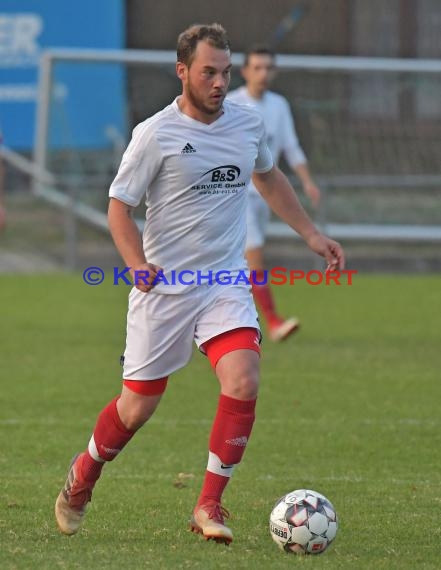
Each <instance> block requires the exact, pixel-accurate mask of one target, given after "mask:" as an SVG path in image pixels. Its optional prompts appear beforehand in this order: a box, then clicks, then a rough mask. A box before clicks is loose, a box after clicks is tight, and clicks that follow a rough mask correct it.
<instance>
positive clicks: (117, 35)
mask: <svg viewBox="0 0 441 570" xmlns="http://www.w3.org/2000/svg"><path fill="white" fill-rule="evenodd" d="M124 34H125V16H124V3H123V1H122V0H93V1H90V0H75V2H62V1H60V0H38V2H36V1H35V0H0V129H1V131H2V133H3V139H4V142H5V144H6V145H7V146H9V147H11V148H14V149H18V150H28V149H31V148H32V147H33V144H34V133H35V110H36V99H37V87H38V63H39V57H40V54H41V52H42V50H44V49H45V48H49V47H53V48H66V47H69V48H92V49H93V48H99V49H101V48H104V49H121V48H123V47H124V43H125V37H124ZM124 102H125V79H124V71H123V68H122V66H121V65H117V64H105V63H101V64H96V63H95V64H93V65H88V64H86V63H82V64H78V63H75V64H72V63H65V62H63V63H58V64H56V66H55V69H54V84H53V93H52V104H51V113H52V119H53V120H51V131H50V141H49V145H50V146H51V147H57V148H63V147H77V148H78V147H82V148H84V147H90V148H100V147H103V146H108V145H109V138H108V136H107V134H106V132H107V130H108V129H109V127H112V128H116V129H117V130H118V131H119V132H121V133H123V134H125V120H124V117H125V103H124Z"/></svg>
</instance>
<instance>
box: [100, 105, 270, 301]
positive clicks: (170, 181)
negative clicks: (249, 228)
mask: <svg viewBox="0 0 441 570" xmlns="http://www.w3.org/2000/svg"><path fill="white" fill-rule="evenodd" d="M223 110H224V113H223V114H222V115H221V116H220V117H219V118H218V119H217V120H216V121H214V122H213V123H211V124H209V125H207V124H205V123H202V122H200V121H197V120H195V119H193V118H191V117H189V116H188V115H186V114H184V113H182V112H181V110H180V109H179V107H178V104H177V99H175V101H173V103H172V104H171V105H168V106H167V107H166V108H165V109H163V110H162V111H160V112H159V113H157V114H156V115H154V116H153V117H151V118H149V119H147V120H146V121H144V122H143V123H140V124H139V125H138V126H137V127H136V128H135V129H134V131H133V137H132V140H131V142H130V144H129V146H128V147H127V150H126V152H125V153H124V156H123V158H122V162H121V165H120V168H119V171H118V174H117V175H116V178H115V180H114V181H113V183H112V185H111V187H110V191H109V196H110V197H113V198H117V199H118V200H120V201H121V202H124V203H126V204H129V205H130V206H137V205H138V204H139V203H140V202H141V200H142V198H143V197H145V203H146V206H147V211H146V223H145V226H144V232H143V245H144V253H145V257H146V259H147V261H148V262H149V263H154V264H156V265H159V266H161V267H162V268H163V269H164V274H165V278H166V280H167V283H165V282H159V283H158V285H157V286H156V287H155V289H154V291H156V292H158V293H165V294H166V293H171V294H177V293H181V292H183V291H185V290H186V289H187V288H188V287H191V286H192V285H197V284H198V282H197V280H195V282H194V283H192V284H191V285H186V284H183V283H181V282H180V280H179V279H176V275H177V274H181V273H182V272H184V271H192V272H200V273H201V274H209V271H213V272H218V271H223V270H224V271H229V272H230V274H231V275H237V274H238V273H239V272H241V271H245V270H246V263H245V259H244V249H245V238H246V204H247V187H248V184H249V181H250V178H251V175H252V173H253V170H255V171H257V172H267V171H268V170H270V169H271V168H272V166H273V160H272V157H271V153H270V151H269V149H268V146H267V144H266V137H265V128H264V124H263V121H262V118H261V117H260V115H259V113H258V112H256V110H255V109H252V108H251V107H246V106H243V105H237V104H235V103H232V102H230V101H225V102H224V107H223ZM173 275H174V277H173ZM184 281H186V282H190V281H192V279H191V275H190V274H187V275H186V277H185V279H184Z"/></svg>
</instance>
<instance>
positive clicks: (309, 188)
mask: <svg viewBox="0 0 441 570" xmlns="http://www.w3.org/2000/svg"><path fill="white" fill-rule="evenodd" d="M303 192H304V193H305V194H306V196H308V198H309V199H310V200H311V204H312V206H313V207H314V208H317V206H318V205H319V202H320V198H321V193H320V188H319V187H318V186H317V185H316V184H315V183H314V182H313V181H312V180H311V181H309V182H307V183H306V184H304V185H303Z"/></svg>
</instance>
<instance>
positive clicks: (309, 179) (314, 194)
mask: <svg viewBox="0 0 441 570" xmlns="http://www.w3.org/2000/svg"><path fill="white" fill-rule="evenodd" d="M280 111H281V113H282V118H283V120H281V122H280V127H281V128H280V136H281V140H282V151H283V155H284V156H285V159H286V161H287V162H288V164H289V165H290V167H291V169H292V171H293V172H294V173H295V174H297V176H298V178H299V180H300V182H301V183H302V189H303V192H304V193H305V194H306V196H307V197H308V198H309V200H310V201H311V204H312V205H313V207H314V208H317V206H318V204H319V202H320V188H319V187H318V186H317V184H316V183H315V182H314V180H313V176H312V174H311V171H310V169H309V165H308V161H307V158H306V156H305V153H304V152H303V149H302V147H301V145H300V142H299V138H298V136H297V131H296V127H295V122H294V117H293V116H292V113H291V109H290V107H289V104H288V101H287V100H286V99H282V100H281V109H280Z"/></svg>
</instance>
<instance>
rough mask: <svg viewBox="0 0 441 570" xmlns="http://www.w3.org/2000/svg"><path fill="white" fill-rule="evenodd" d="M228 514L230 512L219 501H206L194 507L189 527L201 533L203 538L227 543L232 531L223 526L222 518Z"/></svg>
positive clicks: (230, 538)
mask: <svg viewBox="0 0 441 570" xmlns="http://www.w3.org/2000/svg"><path fill="white" fill-rule="evenodd" d="M229 516H230V513H229V512H228V511H227V510H226V509H224V507H223V506H222V505H221V504H220V503H218V502H216V501H207V502H206V503H204V504H202V505H198V506H197V507H196V508H195V510H194V512H193V516H192V517H191V520H190V528H191V530H192V531H193V532H197V533H199V534H202V535H203V536H204V538H205V540H210V539H213V540H215V541H216V542H223V543H224V544H227V545H228V544H230V542H231V541H232V540H233V533H232V531H231V529H229V528H228V527H227V526H225V524H224V519H226V518H229Z"/></svg>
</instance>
